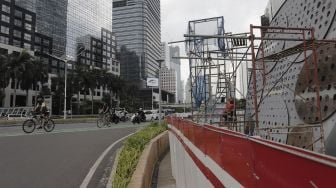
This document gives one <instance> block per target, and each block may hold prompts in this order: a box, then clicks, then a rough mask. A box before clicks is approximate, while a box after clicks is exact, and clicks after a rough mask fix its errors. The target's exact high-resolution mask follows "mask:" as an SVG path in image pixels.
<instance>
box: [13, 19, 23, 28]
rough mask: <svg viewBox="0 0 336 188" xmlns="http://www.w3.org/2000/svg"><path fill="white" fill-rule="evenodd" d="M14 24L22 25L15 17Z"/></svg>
mask: <svg viewBox="0 0 336 188" xmlns="http://www.w3.org/2000/svg"><path fill="white" fill-rule="evenodd" d="M14 25H16V26H18V27H22V22H21V20H18V19H15V20H14Z"/></svg>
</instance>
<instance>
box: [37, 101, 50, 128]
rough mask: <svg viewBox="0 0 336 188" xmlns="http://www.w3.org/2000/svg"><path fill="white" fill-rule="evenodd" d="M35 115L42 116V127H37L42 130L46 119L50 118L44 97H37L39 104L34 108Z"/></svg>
mask: <svg viewBox="0 0 336 188" xmlns="http://www.w3.org/2000/svg"><path fill="white" fill-rule="evenodd" d="M34 115H40V117H41V125H40V126H39V127H37V129H41V128H42V125H44V122H45V118H46V117H48V116H49V111H48V107H47V105H46V103H45V102H44V99H43V97H42V96H39V97H37V103H36V106H35V108H34Z"/></svg>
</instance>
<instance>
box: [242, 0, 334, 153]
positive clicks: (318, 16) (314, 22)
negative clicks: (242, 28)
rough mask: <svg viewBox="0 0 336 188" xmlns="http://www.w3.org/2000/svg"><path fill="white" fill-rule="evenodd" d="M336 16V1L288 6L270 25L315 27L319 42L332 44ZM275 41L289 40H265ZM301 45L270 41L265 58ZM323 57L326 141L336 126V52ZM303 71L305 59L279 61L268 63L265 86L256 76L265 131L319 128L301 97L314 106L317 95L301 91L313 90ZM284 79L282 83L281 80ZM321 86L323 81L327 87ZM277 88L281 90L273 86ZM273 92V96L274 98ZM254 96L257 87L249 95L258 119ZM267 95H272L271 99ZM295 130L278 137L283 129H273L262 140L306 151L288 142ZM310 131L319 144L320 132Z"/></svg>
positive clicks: (299, 2) (308, 1)
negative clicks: (298, 127) (314, 125)
mask: <svg viewBox="0 0 336 188" xmlns="http://www.w3.org/2000/svg"><path fill="white" fill-rule="evenodd" d="M335 12H336V1H335V0H295V1H290V0H287V1H285V2H284V4H283V6H282V7H281V8H280V10H279V11H278V12H277V14H276V15H275V16H274V19H273V20H272V21H271V26H277V27H297V28H302V27H307V28H310V27H314V28H315V36H316V38H318V39H332V38H336V19H335ZM270 35H271V36H273V37H284V36H282V35H279V34H278V35H276V34H269V35H266V36H270ZM289 37H292V38H295V37H297V35H296V36H294V35H292V36H288V35H286V38H289ZM297 44H298V42H295V41H286V42H284V41H267V42H265V45H264V48H265V56H267V55H270V54H273V53H276V52H280V51H282V50H285V49H288V48H290V47H293V46H295V45H297ZM328 48H329V49H328ZM321 51H323V53H322V54H319V56H318V59H319V69H320V76H319V79H320V81H321V83H322V84H321V96H322V98H321V99H322V100H321V101H322V102H321V107H322V111H323V120H324V126H325V135H326V138H327V136H328V135H329V133H330V132H331V131H332V129H333V127H334V126H333V125H334V124H335V121H336V116H335V115H334V112H335V109H336V102H335V100H336V99H335V98H336V96H335V94H336V85H335V82H336V78H335V77H336V76H335V75H336V74H333V72H335V70H334V69H336V67H333V66H335V65H333V64H334V63H336V57H335V54H336V50H335V48H334V47H332V46H328V47H327V46H323V47H320V48H319V49H318V52H321ZM310 55H311V53H308V54H307V56H308V57H309V56H310ZM260 56H261V54H259V57H260ZM308 59H309V60H308V61H311V57H309V58H308ZM332 67H333V68H332ZM260 68H262V64H261V63H260V62H259V64H257V69H260ZM304 68H305V67H304V56H303V54H296V55H292V56H289V57H287V58H283V59H281V60H279V61H274V62H267V63H266V64H265V72H266V80H265V83H264V84H263V77H262V74H261V71H257V83H258V84H257V90H258V101H260V99H263V101H262V102H261V105H260V107H259V126H260V128H267V127H281V126H296V125H305V124H314V123H316V117H314V116H313V115H312V113H309V110H311V109H309V108H308V106H309V105H308V103H307V102H305V101H304V100H303V99H302V98H300V97H299V94H300V95H303V98H310V100H311V98H312V97H310V95H312V94H311V93H310V92H305V93H302V91H304V90H308V89H307V88H308V86H310V87H311V85H309V84H304V82H303V80H305V79H304V78H305V76H306V73H305V71H304ZM287 70H288V71H287ZM311 75H312V74H311V73H309V76H311ZM281 77H282V79H280V78H281ZM322 80H324V81H323V82H322ZM275 84H276V86H274V85H275ZM272 88H273V90H272V91H271V92H270V90H271V89H272ZM329 88H330V89H329ZM300 92H301V93H300ZM251 93H252V85H251V84H250V86H249V95H248V96H247V100H248V103H247V109H248V111H247V113H249V114H253V110H254V108H253V98H252V96H251ZM267 94H269V95H268V96H267V97H266V95H267ZM308 96H309V97H308ZM314 96H315V95H314ZM334 96H335V97H334ZM334 99H335V100H334ZM324 110H325V111H324ZM309 118H310V119H309ZM293 130H294V129H279V132H277V131H278V129H273V130H272V131H270V132H268V131H261V132H260V135H261V136H262V137H263V138H265V139H269V140H274V141H277V142H281V143H285V144H291V145H295V143H297V146H300V147H303V146H304V145H307V144H302V142H301V141H295V137H293V136H291V137H289V136H288V134H285V133H286V132H290V131H293ZM296 130H301V129H296ZM311 130H313V132H312V134H305V140H310V141H312V142H314V141H316V140H318V139H319V137H320V129H319V128H313V129H311ZM274 131H276V132H274ZM281 132H283V133H281ZM289 135H291V134H289ZM311 135H313V136H312V137H313V138H306V137H307V136H308V137H309V136H311ZM308 145H309V144H308ZM327 148H328V147H327ZM313 149H314V150H315V151H319V150H320V144H319V142H316V143H315V144H314V147H313Z"/></svg>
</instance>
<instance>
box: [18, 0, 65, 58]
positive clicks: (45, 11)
mask: <svg viewBox="0 0 336 188" xmlns="http://www.w3.org/2000/svg"><path fill="white" fill-rule="evenodd" d="M15 3H16V4H17V5H18V6H21V7H23V8H25V9H27V10H30V11H32V12H34V13H36V32H38V33H41V34H43V35H46V36H48V37H51V38H52V39H53V46H52V53H53V54H54V55H56V56H58V57H61V56H65V46H66V31H67V6H68V0H15Z"/></svg>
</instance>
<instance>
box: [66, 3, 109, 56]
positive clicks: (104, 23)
mask: <svg viewBox="0 0 336 188" xmlns="http://www.w3.org/2000/svg"><path fill="white" fill-rule="evenodd" d="M67 16H68V19H67V22H68V24H67V47H66V52H67V55H68V56H71V57H73V58H74V59H76V56H77V50H76V49H77V39H78V38H81V37H84V36H86V35H90V36H92V37H96V38H101V33H102V28H104V29H107V30H108V31H112V0H99V1H97V0H69V4H68V15H67Z"/></svg>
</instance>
